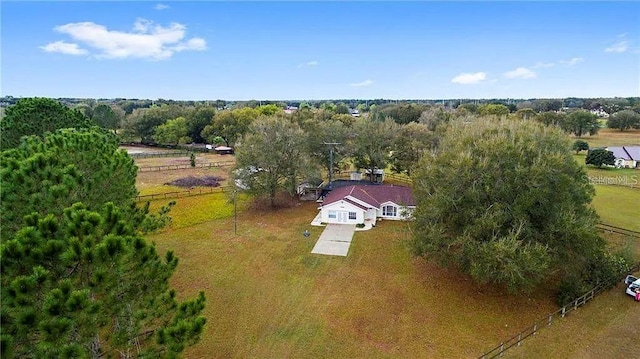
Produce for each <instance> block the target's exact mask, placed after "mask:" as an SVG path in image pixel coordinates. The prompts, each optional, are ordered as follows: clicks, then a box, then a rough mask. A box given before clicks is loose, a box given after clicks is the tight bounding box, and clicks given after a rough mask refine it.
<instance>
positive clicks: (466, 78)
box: [451, 72, 487, 85]
mask: <svg viewBox="0 0 640 359" xmlns="http://www.w3.org/2000/svg"><path fill="white" fill-rule="evenodd" d="M486 79H487V74H486V73H484V72H474V73H461V74H460V75H458V76H456V77H454V78H452V79H451V82H453V83H454V84H462V85H470V84H477V83H480V82H482V81H484V80H486Z"/></svg>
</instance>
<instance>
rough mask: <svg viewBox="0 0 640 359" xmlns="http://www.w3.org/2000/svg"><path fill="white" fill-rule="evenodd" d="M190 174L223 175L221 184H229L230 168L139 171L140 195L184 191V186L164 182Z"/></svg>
mask: <svg viewBox="0 0 640 359" xmlns="http://www.w3.org/2000/svg"><path fill="white" fill-rule="evenodd" d="M189 176H194V177H205V176H216V177H222V178H224V179H225V180H224V181H220V185H221V186H226V185H227V180H228V178H229V172H228V168H226V167H212V168H188V169H183V170H174V171H154V172H138V178H137V179H136V187H137V188H138V191H139V192H140V195H141V196H142V195H149V194H155V193H166V192H175V191H184V190H185V189H184V188H181V187H177V186H168V185H165V184H164V183H168V182H171V181H175V180H177V179H180V178H185V177H189Z"/></svg>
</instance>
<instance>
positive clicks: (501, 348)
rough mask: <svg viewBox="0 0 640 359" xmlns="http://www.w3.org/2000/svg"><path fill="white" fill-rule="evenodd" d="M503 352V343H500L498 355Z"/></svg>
mask: <svg viewBox="0 0 640 359" xmlns="http://www.w3.org/2000/svg"><path fill="white" fill-rule="evenodd" d="M503 352H504V343H500V356H502V353H503Z"/></svg>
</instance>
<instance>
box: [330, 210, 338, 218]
mask: <svg viewBox="0 0 640 359" xmlns="http://www.w3.org/2000/svg"><path fill="white" fill-rule="evenodd" d="M336 217H337V216H336V211H329V218H333V219H336Z"/></svg>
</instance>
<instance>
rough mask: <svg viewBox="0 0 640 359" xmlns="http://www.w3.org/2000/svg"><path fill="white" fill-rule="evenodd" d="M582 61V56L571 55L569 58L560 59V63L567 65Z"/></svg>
mask: <svg viewBox="0 0 640 359" xmlns="http://www.w3.org/2000/svg"><path fill="white" fill-rule="evenodd" d="M583 61H584V59H583V58H582V57H572V58H570V59H569V60H560V63H561V64H563V65H567V66H575V65H577V64H579V63H581V62H583Z"/></svg>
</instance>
